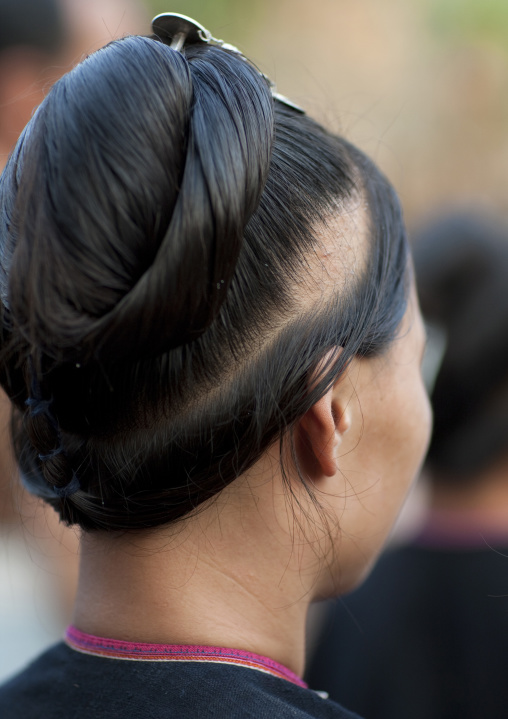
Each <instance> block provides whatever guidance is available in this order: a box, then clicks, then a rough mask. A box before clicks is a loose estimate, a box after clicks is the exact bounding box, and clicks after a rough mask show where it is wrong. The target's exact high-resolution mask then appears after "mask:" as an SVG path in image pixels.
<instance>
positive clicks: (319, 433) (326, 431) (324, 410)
mask: <svg viewBox="0 0 508 719" xmlns="http://www.w3.org/2000/svg"><path fill="white" fill-rule="evenodd" d="M341 382H342V378H341V377H340V378H339V379H338V380H337V381H336V383H335V384H334V385H333V386H332V387H330V389H329V390H328V392H327V393H326V394H325V395H324V396H323V397H321V399H319V400H318V401H317V402H316V404H314V405H312V407H311V408H310V409H309V410H308V411H307V412H306V413H305V414H304V416H303V417H302V418H301V420H300V422H299V424H298V427H297V434H298V441H297V443H296V446H297V454H298V461H299V463H300V466H301V467H302V469H304V471H305V473H306V474H307V475H308V476H309V477H310V478H311V479H312V480H313V481H314V482H318V481H319V479H320V478H323V477H333V476H334V475H335V474H336V473H337V469H338V468H337V452H338V449H339V447H340V445H341V444H342V439H343V436H344V434H345V433H346V432H347V431H348V429H349V428H350V426H351V411H350V407H349V405H350V402H349V399H350V398H349V397H347V396H344V394H345V393H343V392H341V391H340V385H341Z"/></svg>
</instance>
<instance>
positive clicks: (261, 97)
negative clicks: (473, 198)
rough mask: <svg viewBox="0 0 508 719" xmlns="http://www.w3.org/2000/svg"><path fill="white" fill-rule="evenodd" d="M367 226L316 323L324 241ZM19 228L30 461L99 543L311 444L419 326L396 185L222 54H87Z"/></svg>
mask: <svg viewBox="0 0 508 719" xmlns="http://www.w3.org/2000/svg"><path fill="white" fill-rule="evenodd" d="M357 210H358V212H359V213H360V215H362V214H363V216H364V217H366V219H367V224H368V238H366V239H365V243H364V244H365V245H366V247H365V248H363V250H362V248H357V250H358V251H357V256H358V257H360V256H363V255H367V257H366V259H365V261H363V262H361V261H359V267H361V271H358V272H357V274H356V275H353V274H350V272H351V270H352V268H351V267H346V268H345V270H344V275H345V277H342V278H340V281H338V282H337V290H336V291H334V292H328V293H327V294H326V293H323V298H321V300H316V301H313V302H307V303H305V301H303V306H302V297H303V295H304V294H305V293H304V289H302V277H303V278H305V277H307V276H309V269H308V266H309V258H310V257H311V254H312V252H313V248H314V246H315V245H316V242H317V234H316V228H318V229H319V228H324V227H326V225H327V223H328V224H329V226H330V227H332V223H330V222H329V220H330V218H334V217H340V216H341V214H344V215H345V214H348V213H351V212H355V211H357ZM0 211H1V216H0V240H1V252H2V256H1V263H0V297H1V299H2V305H3V322H2V326H3V342H2V347H3V360H2V362H1V363H0V381H1V383H2V386H3V387H4V388H5V389H6V391H7V393H8V395H9V397H10V398H11V400H12V402H13V404H14V406H15V412H14V418H13V422H14V439H15V447H16V452H17V456H18V460H19V464H20V467H21V470H22V473H23V475H24V479H25V482H26V483H27V484H28V486H29V487H30V489H31V490H32V491H34V492H35V493H36V494H38V495H39V496H42V497H44V498H45V499H46V500H47V501H48V502H49V503H50V504H52V505H53V506H54V507H55V508H56V509H57V510H58V511H59V512H60V515H61V517H62V519H63V520H64V521H65V522H67V523H77V524H79V525H80V526H81V527H83V528H84V529H87V530H93V529H106V530H120V529H122V530H129V529H139V528H147V527H152V526H156V525H159V524H163V523H166V522H171V521H176V520H178V519H179V518H181V517H184V516H186V515H187V514H188V513H189V512H191V511H193V510H194V509H195V508H196V507H198V506H199V505H200V504H201V503H202V502H204V501H205V500H207V499H208V498H210V497H213V496H214V495H216V494H217V493H218V492H219V491H220V490H221V489H222V488H223V487H225V486H226V485H227V484H228V483H230V482H231V481H233V480H234V479H235V478H236V477H238V476H239V475H240V474H242V473H243V472H245V471H246V470H247V469H248V468H249V467H250V466H252V465H253V464H254V463H255V462H256V460H257V459H259V457H260V456H261V455H262V453H263V452H264V451H265V450H266V449H267V448H268V447H269V446H270V445H271V444H272V443H273V442H275V441H283V440H284V438H286V437H289V438H291V430H292V428H293V427H294V425H295V422H296V421H297V420H298V419H299V418H300V417H301V416H303V414H304V413H305V412H306V411H307V410H308V409H309V408H310V407H311V406H312V405H313V404H314V403H315V402H316V401H317V399H318V398H319V397H320V396H321V395H322V394H323V393H324V392H325V390H326V389H327V388H328V387H329V386H330V385H331V383H333V381H334V380H335V379H336V378H337V377H338V376H339V375H340V373H341V372H343V371H344V369H345V367H347V365H348V362H349V361H350V360H351V358H352V357H354V356H355V355H357V354H360V355H364V356H369V355H373V354H376V353H380V352H382V351H383V350H384V349H385V348H386V347H387V346H388V344H389V343H390V342H391V340H392V339H393V337H394V336H395V333H396V331H397V328H398V326H399V324H400V320H401V318H402V315H403V313H404V311H405V306H406V299H407V287H408V269H407V268H408V260H407V252H408V250H407V241H406V236H405V230H404V224H403V221H402V217H401V212H400V207H399V203H398V200H397V197H396V195H395V193H394V191H393V190H392V188H391V187H390V185H389V183H388V182H387V181H386V179H385V178H384V177H383V176H382V175H381V174H380V173H379V171H378V170H377V169H376V167H375V166H374V165H373V164H372V163H371V161H370V160H368V159H367V158H366V157H365V156H364V155H363V154H362V153H360V152H359V151H358V150H356V149H355V148H353V147H352V146H351V145H349V144H348V143H347V142H346V141H344V140H342V139H341V138H338V137H335V136H333V135H331V134H329V133H328V132H326V131H325V130H324V129H323V128H322V127H321V126H319V125H318V124H317V123H316V122H314V121H313V120H312V119H310V118H309V117H307V116H306V115H304V114H302V113H299V112H298V111H296V110H295V109H294V108H291V107H289V106H286V105H284V104H282V103H281V102H279V101H278V100H274V98H273V97H272V94H271V91H270V88H269V87H268V84H267V82H266V79H265V78H264V77H263V76H262V75H260V73H259V72H258V71H257V70H256V68H254V67H253V66H251V65H250V64H249V63H248V62H247V61H245V60H244V59H242V58H240V57H238V56H237V55H235V54H234V53H231V52H228V51H227V50H225V49H221V48H217V47H213V46H197V45H196V46H189V47H186V48H185V49H184V51H183V52H176V51H174V50H173V49H171V48H169V47H168V46H167V45H164V44H163V43H161V42H159V41H157V40H155V39H150V38H143V37H128V38H125V39H122V40H119V41H115V42H113V43H111V44H109V45H108V46H106V47H105V48H103V49H101V50H99V51H98V52H97V53H95V54H93V55H91V56H90V57H88V58H87V59H86V60H85V61H84V62H83V63H82V64H81V65H79V66H77V67H76V68H75V69H74V70H73V71H72V72H71V73H69V74H68V75H66V76H64V77H63V78H62V79H61V80H59V81H58V82H57V83H56V85H55V86H54V87H53V89H52V90H51V92H50V93H49V95H48V97H47V98H46V99H45V101H44V102H43V103H42V105H41V106H40V108H39V109H38V111H37V112H36V114H35V116H34V118H33V119H32V121H31V122H30V123H29V124H28V126H27V128H26V129H25V131H24V134H23V135H22V137H21V138H20V140H19V142H18V145H17V147H16V149H15V151H14V153H13V155H12V156H11V158H10V160H9V163H8V165H7V167H6V169H5V172H4V174H3V176H2V178H1V181H0ZM349 241H352V240H351V239H350V240H349ZM344 263H345V264H346V265H347V262H346V259H345V260H344ZM297 285H298V287H299V290H298V292H297V291H296V288H297ZM309 292H310V290H309ZM303 299H304V300H305V298H304V297H303ZM339 347H342V348H343V351H342V352H339V351H338V349H339ZM334 348H335V352H332V354H331V355H330V349H334ZM325 355H327V356H328V362H327V363H326V366H325V367H323V368H321V372H320V375H319V381H318V382H317V383H315V384H313V385H312V389H311V390H310V391H309V377H310V374H311V372H313V371H314V370H315V369H316V368H317V367H318V366H320V363H321V364H322V360H323V357H324V356H325ZM27 403H28V404H27ZM303 479H305V478H304V477H303Z"/></svg>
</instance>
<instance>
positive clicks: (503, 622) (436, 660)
mask: <svg viewBox="0 0 508 719" xmlns="http://www.w3.org/2000/svg"><path fill="white" fill-rule="evenodd" d="M306 680H307V681H308V682H309V683H310V684H311V686H315V687H316V688H319V689H323V690H325V691H327V692H329V693H330V696H331V698H335V697H340V699H341V701H343V702H344V703H345V704H346V706H348V707H351V709H353V710H354V711H357V712H358V713H360V714H361V715H362V716H365V717H366V719H388V718H389V719H483V718H484V717H486V718H488V719H506V717H508V549H506V548H504V549H490V548H489V547H488V546H487V545H486V544H485V545H484V546H483V548H479V549H468V550H464V549H456V550H453V549H445V550H443V549H435V548H428V547H427V548H425V547H419V546H408V547H405V548H400V549H396V550H392V551H389V552H387V554H386V555H385V556H384V557H382V558H381V560H380V562H379V563H378V565H377V567H376V568H375V569H374V571H373V573H372V575H371V577H370V578H369V579H368V580H367V581H366V582H365V584H364V585H363V586H362V587H360V589H359V590H357V591H356V592H354V593H353V594H351V595H350V596H349V597H347V598H346V599H343V600H340V601H337V602H334V603H333V606H332V607H331V609H330V612H329V615H328V617H327V619H326V621H325V625H324V627H323V631H322V635H321V639H320V642H319V644H318V645H317V650H316V652H315V656H314V657H313V659H312V661H311V662H310V664H309V667H308V671H307V676H306Z"/></svg>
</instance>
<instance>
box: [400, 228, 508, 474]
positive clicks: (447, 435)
mask: <svg viewBox="0 0 508 719" xmlns="http://www.w3.org/2000/svg"><path fill="white" fill-rule="evenodd" d="M413 253H414V261H415V267H416V273H417V279H418V290H419V295H420V303H421V308H422V312H423V315H424V317H425V318H426V319H428V320H431V321H432V322H436V323H437V325H438V326H439V327H441V328H442V329H443V330H444V333H445V335H446V352H445V354H444V357H443V362H442V365H441V368H440V370H439V374H438V375H437V379H436V383H435V386H434V389H433V392H432V396H431V399H432V408H433V411H434V432H433V437H432V442H431V445H430V448H429V453H428V456H427V462H428V467H429V469H430V470H431V477H432V480H433V481H436V482H464V481H466V480H468V479H471V480H472V479H473V478H474V477H475V475H477V474H478V472H479V471H481V470H482V469H484V467H485V466H486V465H487V464H488V463H489V462H491V461H492V460H493V459H495V458H497V456H498V455H499V454H500V453H501V451H503V450H504V449H505V448H506V446H507V439H508V228H507V227H506V226H505V225H504V224H501V223H498V222H495V221H494V220H492V219H490V218H485V217H481V216H474V215H467V214H461V215H452V216H450V217H447V218H445V219H442V220H439V221H436V222H434V223H432V224H431V225H428V226H427V227H425V228H424V229H423V230H422V231H421V232H420V233H418V234H417V235H416V237H415V242H414V250H413Z"/></svg>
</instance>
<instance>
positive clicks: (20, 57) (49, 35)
mask: <svg viewBox="0 0 508 719" xmlns="http://www.w3.org/2000/svg"><path fill="white" fill-rule="evenodd" d="M65 44H66V20H65V14H64V10H63V7H62V4H61V3H60V2H58V0H0V167H3V165H4V164H5V161H6V159H7V155H8V154H9V152H10V150H11V148H12V146H13V145H14V143H15V142H16V140H17V138H18V135H19V133H20V132H21V130H22V129H23V127H24V126H25V124H26V122H27V120H28V119H29V118H30V115H31V112H32V110H33V108H34V107H35V105H37V104H38V103H39V102H40V101H41V100H42V87H43V86H44V84H45V83H47V82H48V81H49V80H50V79H51V74H52V71H51V70H49V68H50V67H51V65H52V64H53V63H55V61H56V60H57V58H59V56H60V55H61V54H62V53H63V51H64V48H65Z"/></svg>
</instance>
